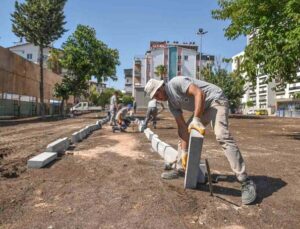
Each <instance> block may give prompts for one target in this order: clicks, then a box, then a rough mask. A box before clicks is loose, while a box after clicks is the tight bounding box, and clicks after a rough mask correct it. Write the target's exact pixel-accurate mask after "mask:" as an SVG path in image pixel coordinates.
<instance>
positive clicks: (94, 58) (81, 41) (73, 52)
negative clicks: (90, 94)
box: [62, 25, 120, 82]
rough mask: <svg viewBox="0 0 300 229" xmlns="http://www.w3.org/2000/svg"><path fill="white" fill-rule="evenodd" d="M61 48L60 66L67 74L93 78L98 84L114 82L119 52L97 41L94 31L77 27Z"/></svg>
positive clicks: (87, 27)
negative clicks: (109, 80) (107, 81)
mask: <svg viewBox="0 0 300 229" xmlns="http://www.w3.org/2000/svg"><path fill="white" fill-rule="evenodd" d="M62 48H63V51H64V57H63V58H62V65H63V67H64V68H66V69H67V70H68V74H71V75H75V76H80V77H85V78H86V79H87V80H89V79H91V77H92V76H94V77H96V78H97V80H98V82H102V81H105V80H107V79H108V78H112V79H113V80H116V78H115V75H116V65H119V64H120V62H119V52H118V51H117V50H116V49H110V48H108V46H107V45H106V44H104V43H103V42H102V41H100V40H98V39H97V37H96V31H95V29H93V28H91V27H89V26H84V25H78V26H77V28H76V31H75V32H74V33H73V34H72V35H71V36H69V37H68V39H67V41H66V42H65V43H64V44H63V45H62Z"/></svg>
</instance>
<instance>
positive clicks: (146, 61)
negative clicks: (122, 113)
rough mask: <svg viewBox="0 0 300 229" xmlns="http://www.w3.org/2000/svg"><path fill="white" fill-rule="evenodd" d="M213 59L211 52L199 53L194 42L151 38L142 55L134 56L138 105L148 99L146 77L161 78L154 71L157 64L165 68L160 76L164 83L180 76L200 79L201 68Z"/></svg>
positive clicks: (133, 94)
mask: <svg viewBox="0 0 300 229" xmlns="http://www.w3.org/2000/svg"><path fill="white" fill-rule="evenodd" d="M200 59H201V60H200ZM214 59H215V57H214V56H213V55H205V54H201V55H200V53H199V52H198V46H197V45H196V44H195V42H183V43H179V42H177V41H174V42H172V43H170V42H169V41H151V42H150V48H149V50H147V51H146V53H145V55H143V56H136V57H135V58H134V61H133V77H132V84H133V85H132V96H133V97H134V98H136V101H137V105H138V106H145V103H146V102H147V98H145V96H144V87H145V85H146V83H147V82H148V81H149V79H152V78H154V79H161V76H159V75H157V74H156V67H157V66H159V65H164V66H165V67H166V68H167V73H166V75H165V76H163V80H165V82H168V81H169V80H171V79H172V78H173V77H175V76H180V75H184V76H189V77H192V78H197V79H199V78H200V68H201V67H204V66H206V65H207V64H212V63H213V62H214Z"/></svg>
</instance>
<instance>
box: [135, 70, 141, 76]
mask: <svg viewBox="0 0 300 229" xmlns="http://www.w3.org/2000/svg"><path fill="white" fill-rule="evenodd" d="M141 75H142V73H141V72H140V71H134V76H135V77H141Z"/></svg>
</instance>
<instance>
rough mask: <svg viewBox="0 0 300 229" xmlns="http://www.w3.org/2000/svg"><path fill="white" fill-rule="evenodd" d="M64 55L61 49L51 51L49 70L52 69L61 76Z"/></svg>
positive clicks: (48, 61)
mask: <svg viewBox="0 0 300 229" xmlns="http://www.w3.org/2000/svg"><path fill="white" fill-rule="evenodd" d="M62 55H63V53H62V51H60V50H59V49H54V48H52V49H51V52H50V56H49V58H48V60H47V65H48V68H49V69H51V70H52V71H53V72H54V73H56V74H61V63H60V58H61V57H62Z"/></svg>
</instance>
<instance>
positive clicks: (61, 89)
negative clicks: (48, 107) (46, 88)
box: [53, 77, 72, 115]
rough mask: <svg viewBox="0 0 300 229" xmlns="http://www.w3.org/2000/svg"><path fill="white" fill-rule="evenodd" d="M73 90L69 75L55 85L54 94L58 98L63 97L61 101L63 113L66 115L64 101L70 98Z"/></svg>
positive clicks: (61, 111)
mask: <svg viewBox="0 0 300 229" xmlns="http://www.w3.org/2000/svg"><path fill="white" fill-rule="evenodd" d="M71 90H72V83H71V79H69V78H68V77H64V78H63V80H62V82H61V83H56V84H55V86H54V93H53V94H54V96H55V97H56V98H62V101H61V103H60V113H61V115H64V103H65V101H67V100H68V99H69V97H70V94H71Z"/></svg>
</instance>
